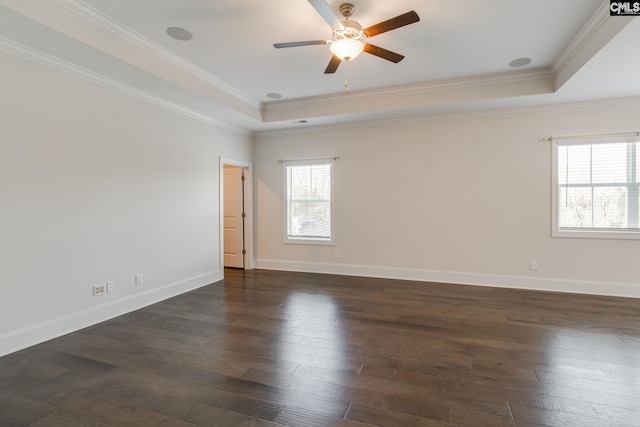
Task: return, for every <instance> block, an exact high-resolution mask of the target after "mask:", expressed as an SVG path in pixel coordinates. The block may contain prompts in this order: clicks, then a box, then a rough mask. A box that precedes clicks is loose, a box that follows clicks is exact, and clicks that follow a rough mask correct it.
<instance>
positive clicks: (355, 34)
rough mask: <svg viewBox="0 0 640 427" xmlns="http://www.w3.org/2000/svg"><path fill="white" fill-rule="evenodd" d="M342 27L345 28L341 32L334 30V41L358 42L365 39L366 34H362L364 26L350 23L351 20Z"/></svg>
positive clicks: (343, 23) (353, 22)
mask: <svg viewBox="0 0 640 427" xmlns="http://www.w3.org/2000/svg"><path fill="white" fill-rule="evenodd" d="M342 25H343V26H344V28H342V29H339V30H333V38H334V39H336V40H340V39H354V40H358V39H360V38H362V37H364V33H363V32H362V25H360V24H358V23H357V22H356V21H349V20H346V21H342Z"/></svg>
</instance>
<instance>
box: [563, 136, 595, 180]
mask: <svg viewBox="0 0 640 427" xmlns="http://www.w3.org/2000/svg"><path fill="white" fill-rule="evenodd" d="M558 182H559V183H560V184H589V183H591V146H590V145H566V146H560V147H558Z"/></svg>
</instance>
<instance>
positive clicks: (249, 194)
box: [218, 157, 255, 278]
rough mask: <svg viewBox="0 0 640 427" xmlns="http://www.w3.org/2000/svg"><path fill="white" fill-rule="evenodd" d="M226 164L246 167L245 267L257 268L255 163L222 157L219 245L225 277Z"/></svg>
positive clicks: (220, 260)
mask: <svg viewBox="0 0 640 427" xmlns="http://www.w3.org/2000/svg"><path fill="white" fill-rule="evenodd" d="M224 165H229V166H237V167H241V168H243V169H244V172H245V181H244V185H245V187H244V211H245V219H244V248H245V250H246V251H247V253H246V254H245V259H244V269H245V270H252V269H254V268H255V258H254V254H253V164H252V163H250V162H245V161H242V160H234V159H228V158H224V157H220V163H219V165H218V168H219V177H220V178H219V206H220V212H219V229H220V231H219V245H220V259H219V262H220V264H219V265H220V272H221V273H222V278H224Z"/></svg>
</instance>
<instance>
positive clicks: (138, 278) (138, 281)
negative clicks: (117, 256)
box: [135, 273, 144, 286]
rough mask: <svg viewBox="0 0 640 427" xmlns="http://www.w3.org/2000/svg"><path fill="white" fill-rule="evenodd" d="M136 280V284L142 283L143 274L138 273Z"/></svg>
mask: <svg viewBox="0 0 640 427" xmlns="http://www.w3.org/2000/svg"><path fill="white" fill-rule="evenodd" d="M135 281H136V286H138V285H142V283H143V282H144V277H143V276H142V273H138V274H136V277H135Z"/></svg>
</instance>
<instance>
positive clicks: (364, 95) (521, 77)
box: [262, 68, 554, 113]
mask: <svg viewBox="0 0 640 427" xmlns="http://www.w3.org/2000/svg"><path fill="white" fill-rule="evenodd" d="M553 77H554V73H553V72H552V71H551V69H547V68H543V69H536V70H523V71H511V72H507V73H497V74H489V75H484V76H476V77H468V78H460V79H451V80H440V81H432V82H426V83H418V84H413V85H404V86H397V87H391V88H382V89H371V90H362V91H358V92H352V93H350V94H349V100H358V99H363V100H366V101H367V102H374V100H378V101H380V102H382V101H384V99H385V98H389V97H392V96H402V95H407V94H409V95H414V96H415V95H416V94H418V95H424V96H426V95H428V94H430V93H433V92H439V91H443V90H450V91H453V90H458V89H472V88H485V87H487V86H492V85H500V84H507V83H516V82H535V81H540V80H545V79H552V78H553ZM344 99H345V98H344V95H343V94H337V95H323V96H313V97H309V98H297V99H291V100H281V101H270V102H264V103H263V104H262V111H263V113H268V112H276V111H281V110H290V109H294V110H297V109H303V108H307V107H311V108H315V107H318V106H322V105H332V104H334V103H343V102H344Z"/></svg>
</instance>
